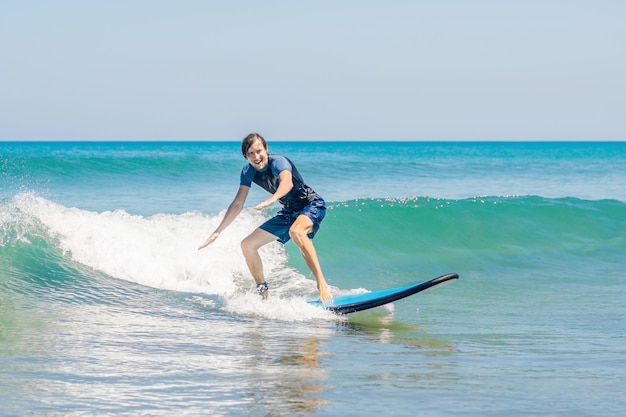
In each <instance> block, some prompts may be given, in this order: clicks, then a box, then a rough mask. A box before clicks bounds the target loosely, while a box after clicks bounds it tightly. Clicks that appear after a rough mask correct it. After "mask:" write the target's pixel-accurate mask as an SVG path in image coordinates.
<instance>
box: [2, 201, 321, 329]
mask: <svg viewBox="0 0 626 417" xmlns="http://www.w3.org/2000/svg"><path fill="white" fill-rule="evenodd" d="M14 204H16V206H17V207H19V209H20V210H21V211H22V212H24V213H25V214H26V215H28V216H29V217H31V218H34V219H36V221H38V222H39V223H41V224H42V225H43V226H44V227H45V228H46V229H47V231H48V234H49V235H50V236H51V237H52V238H53V239H55V240H56V241H57V243H56V244H58V246H59V248H60V249H61V250H62V251H64V252H65V253H66V255H67V256H69V257H70V258H71V259H72V261H74V262H77V263H80V264H82V265H86V266H88V267H90V268H92V269H94V270H97V271H100V272H103V273H105V274H107V275H110V276H111V277H114V278H117V279H122V280H126V281H130V282H134V283H137V284H141V285H145V286H149V287H153V288H158V289H165V290H172V291H180V292H191V293H204V294H210V295H217V296H220V297H221V298H222V299H223V301H224V305H223V308H224V309H225V310H226V311H229V312H233V313H236V314H243V315H258V314H261V315H263V316H265V317H268V318H277V319H287V320H300V319H307V318H316V317H327V316H328V314H327V313H326V312H324V311H322V310H320V309H316V308H315V307H312V306H310V305H308V304H307V303H306V299H307V298H313V297H315V296H316V287H315V282H314V281H313V280H311V279H307V278H306V277H305V276H304V275H302V274H301V273H299V272H298V271H296V270H294V269H293V268H291V267H289V266H288V258H287V253H286V251H285V249H284V247H283V245H281V244H279V243H272V244H270V245H267V246H266V247H264V248H262V249H261V256H262V258H263V261H264V270H265V274H266V276H267V277H268V281H269V282H270V287H271V289H272V290H271V294H272V297H271V298H270V300H268V301H265V302H264V301H261V300H260V297H259V296H258V295H257V294H256V291H255V290H254V283H253V281H252V279H251V277H250V274H249V271H248V270H247V267H246V263H245V260H244V258H243V255H242V254H241V251H240V248H239V242H240V241H241V240H242V239H243V238H244V237H245V236H246V235H247V234H248V233H249V232H250V231H251V230H253V229H254V228H255V227H256V226H258V225H259V224H260V223H262V222H263V221H264V219H265V216H264V215H263V214H262V213H259V212H256V211H254V210H244V211H243V212H242V213H241V214H240V216H239V217H238V218H237V219H236V220H235V221H234V222H233V223H232V224H231V226H230V227H229V228H228V229H226V230H225V231H224V232H223V233H222V234H221V235H220V237H219V239H218V240H216V241H215V242H214V243H213V244H212V245H210V246H208V247H207V248H205V249H203V250H198V249H197V248H198V246H199V245H200V244H201V243H202V242H204V240H205V239H206V238H207V236H208V235H209V234H210V233H211V232H212V231H213V230H214V229H215V228H216V227H217V225H218V224H219V222H220V221H221V219H222V217H223V215H224V213H223V212H222V213H219V214H217V215H214V216H208V215H204V214H202V213H199V212H192V213H185V214H181V215H170V214H157V215H154V216H150V217H143V216H137V215H130V214H128V213H127V212H125V211H121V210H119V211H105V212H101V213H98V212H92V211H87V210H82V209H78V208H74V207H66V206H63V205H61V204H57V203H54V202H52V201H49V200H46V199H44V198H42V197H38V196H35V195H32V194H20V195H18V196H16V197H15V198H14ZM269 277H271V279H269Z"/></svg>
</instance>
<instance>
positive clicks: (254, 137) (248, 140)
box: [241, 133, 267, 158]
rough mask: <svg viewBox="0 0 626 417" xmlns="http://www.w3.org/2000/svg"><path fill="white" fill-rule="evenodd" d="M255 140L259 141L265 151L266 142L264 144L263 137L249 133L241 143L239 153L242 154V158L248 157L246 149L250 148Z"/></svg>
mask: <svg viewBox="0 0 626 417" xmlns="http://www.w3.org/2000/svg"><path fill="white" fill-rule="evenodd" d="M257 139H258V140H260V141H261V145H263V147H264V148H265V150H267V142H265V139H263V136H261V135H259V134H258V133H250V134H249V135H248V136H246V137H245V138H243V140H242V141H241V153H242V154H243V157H244V158H246V157H247V156H248V149H250V146H252V144H253V143H254V141H255V140H257Z"/></svg>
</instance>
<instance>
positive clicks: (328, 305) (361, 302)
mask: <svg viewBox="0 0 626 417" xmlns="http://www.w3.org/2000/svg"><path fill="white" fill-rule="evenodd" d="M457 279H459V276H458V275H457V274H454V273H452V274H445V275H441V276H439V277H437V278H433V279H431V280H429V281H425V282H420V283H416V284H411V285H406V286H404V287H397V288H391V289H388V290H381V291H373V292H367V293H364V294H351V295H341V296H338V297H334V298H333V300H332V301H329V302H325V303H322V302H321V301H319V300H311V301H308V303H309V304H312V305H314V306H317V307H322V308H325V309H326V310H330V311H332V312H333V313H335V314H340V315H343V314H350V313H356V312H357V311H363V310H368V309H370V308H374V307H379V306H382V305H384V304H389V303H393V302H394V301H398V300H401V299H403V298H406V297H409V296H411V295H414V294H417V293H418V292H421V291H424V290H428V289H432V288H435V287H441V286H443V285H445V284H449V283H451V282H453V281H455V280H457Z"/></svg>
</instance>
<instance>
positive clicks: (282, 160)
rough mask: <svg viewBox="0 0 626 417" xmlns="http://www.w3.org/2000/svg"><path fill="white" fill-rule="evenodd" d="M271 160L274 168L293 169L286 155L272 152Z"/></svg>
mask: <svg viewBox="0 0 626 417" xmlns="http://www.w3.org/2000/svg"><path fill="white" fill-rule="evenodd" d="M269 160H270V164H271V166H272V169H273V170H275V171H277V172H280V171H283V170H285V169H288V170H289V171H291V162H290V161H289V159H287V158H286V157H284V156H282V155H278V154H271V155H270V156H269Z"/></svg>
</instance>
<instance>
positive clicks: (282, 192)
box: [255, 169, 293, 210]
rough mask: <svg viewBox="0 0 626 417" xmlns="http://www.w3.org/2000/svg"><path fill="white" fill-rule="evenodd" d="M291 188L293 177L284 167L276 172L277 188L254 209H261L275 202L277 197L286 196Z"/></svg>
mask: <svg viewBox="0 0 626 417" xmlns="http://www.w3.org/2000/svg"><path fill="white" fill-rule="evenodd" d="M292 188H293V177H292V176H291V171H289V170H287V169H285V170H283V171H281V172H280V174H278V188H277V189H276V192H275V193H274V194H272V196H271V197H270V198H268V199H267V200H265V201H264V202H262V203H261V204H259V205H257V206H256V207H255V209H257V210H263V209H264V208H266V207H269V206H271V205H272V204H274V203H275V202H277V201H278V200H279V199H281V198H283V197H284V196H286V195H287V193H289V191H291V189H292Z"/></svg>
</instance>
